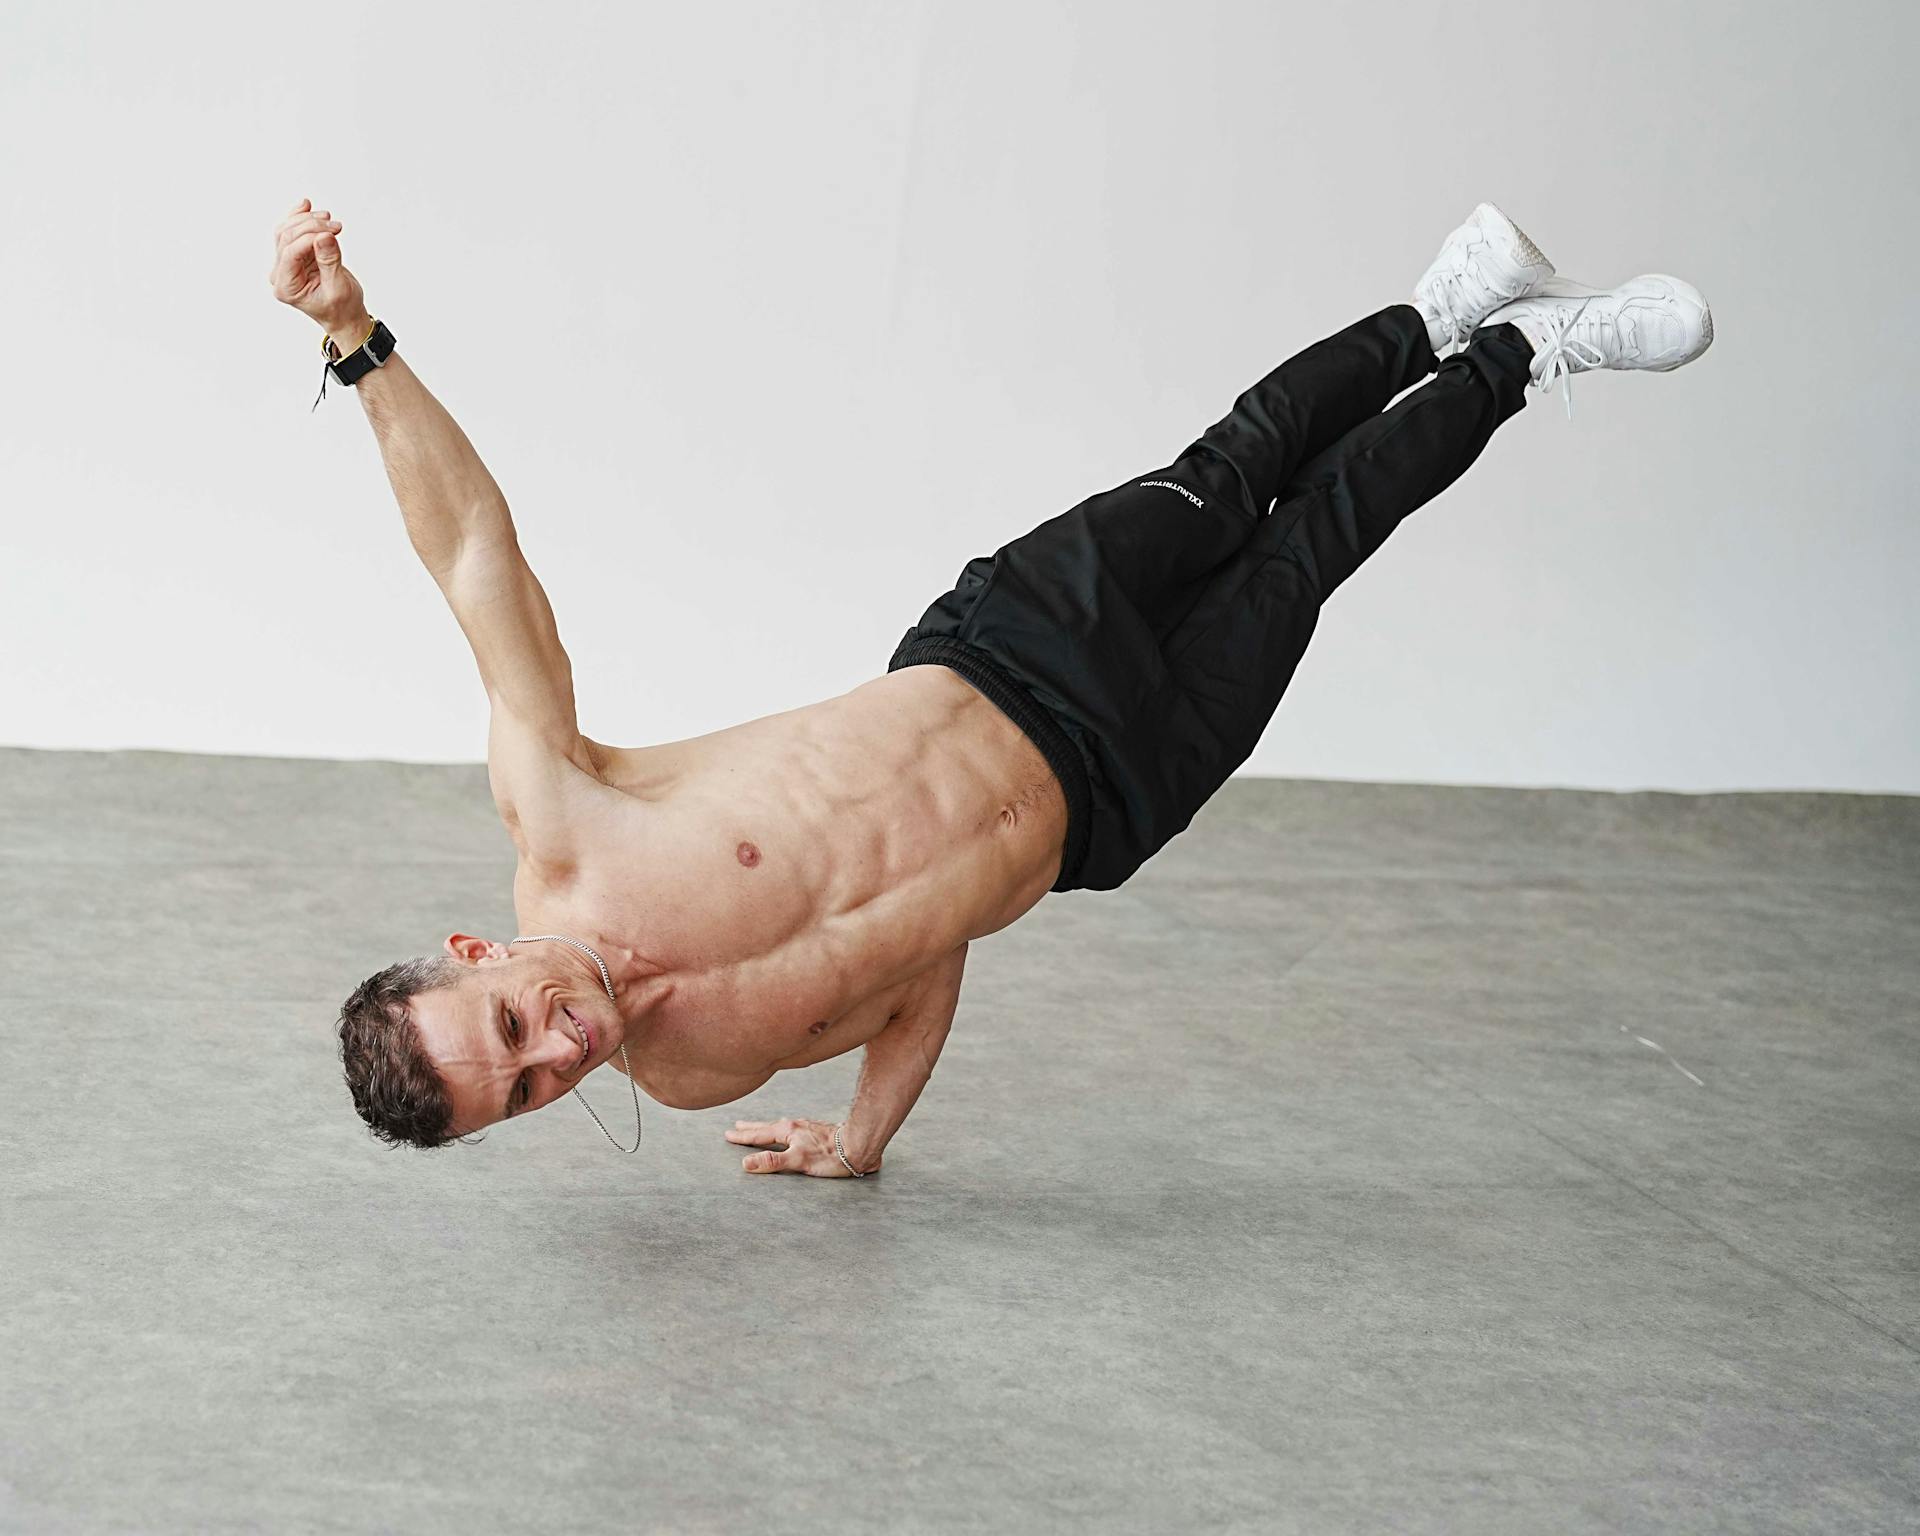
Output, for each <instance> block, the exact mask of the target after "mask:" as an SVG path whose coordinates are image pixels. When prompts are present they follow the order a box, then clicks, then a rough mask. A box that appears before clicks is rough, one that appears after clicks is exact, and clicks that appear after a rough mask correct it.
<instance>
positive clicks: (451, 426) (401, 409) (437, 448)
mask: <svg viewBox="0 0 1920 1536" xmlns="http://www.w3.org/2000/svg"><path fill="white" fill-rule="evenodd" d="M370 325H371V321H369V320H368V319H366V318H364V317H363V318H361V319H360V320H359V321H358V322H356V323H353V324H349V325H345V326H342V327H340V328H339V329H337V330H333V331H330V332H329V333H328V334H329V335H330V337H331V338H332V341H333V344H334V346H335V347H337V348H339V350H340V351H341V352H342V353H346V352H351V351H352V350H353V349H354V348H355V347H357V346H359V345H360V343H361V341H362V340H363V339H364V338H365V336H366V334H367V330H368V328H369V326H370ZM353 393H355V394H356V395H358V396H359V397H360V404H361V407H362V408H363V409H364V410H365V411H366V413H367V420H368V421H369V422H370V423H371V424H372V426H373V435H374V437H375V438H376V439H377V440H378V442H379V444H380V457H381V458H382V459H383V460H384V461H385V463H386V468H387V479H388V481H389V482H390V483H391V484H392V486H393V494H394V496H395V498H396V499H397V500H398V501H399V503H400V512H401V516H402V517H404V518H405V520H406V525H407V537H408V538H409V539H411V540H412V541H413V548H414V552H415V553H416V554H418V555H419V557H420V560H421V563H422V564H424V565H425V566H426V568H427V569H428V570H429V571H430V572H432V573H433V576H434V579H435V580H436V581H438V580H442V579H443V578H444V577H445V575H446V573H447V572H448V571H449V570H451V569H452V566H453V563H454V560H455V559H456V558H457V556H458V555H459V552H460V550H461V549H462V548H464V547H466V546H467V545H469V544H471V543H475V542H479V541H484V540H487V539H494V538H506V537H511V536H512V533H513V521H512V518H511V516H510V515H509V513H508V510H507V501H506V498H505V497H504V496H503V495H501V493H500V487H499V486H498V485H496V484H495V483H494V479H493V476H492V475H491V474H489V473H488V472H487V466H486V465H485V464H483V463H481V462H480V455H479V454H478V453H476V452H475V451H474V448H473V444H472V443H470V442H468V441H467V434H466V433H464V432H462V431H461V430H460V425H459V423H458V422H456V421H455V420H454V419H453V418H452V417H451V416H449V415H448V414H447V411H446V408H445V407H444V406H442V405H441V404H440V402H439V401H438V400H436V399H434V397H433V395H432V394H431V393H430V392H429V391H428V389H427V386H426V385H425V384H423V383H421V382H420V377H419V375H418V374H416V373H415V372H414V371H413V370H412V369H411V368H410V367H408V366H407V360H406V358H405V357H403V356H402V355H401V354H400V352H399V350H398V349H397V348H396V349H395V351H394V353H393V355H392V356H391V357H389V358H388V359H387V362H386V366H385V367H382V368H375V369H373V370H371V371H370V372H368V373H367V374H365V375H364V376H363V377H362V378H361V380H360V382H359V383H358V384H356V385H355V386H354V387H353Z"/></svg>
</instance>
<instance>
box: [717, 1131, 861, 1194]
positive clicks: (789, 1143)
mask: <svg viewBox="0 0 1920 1536" xmlns="http://www.w3.org/2000/svg"><path fill="white" fill-rule="evenodd" d="M841 1135H842V1138H843V1139H844V1137H845V1132H842V1133H841ZM727 1140H728V1141H731V1142H736V1143H738V1144H740V1145H742V1146H748V1147H772V1148H775V1149H776V1150H774V1151H771V1152H755V1153H752V1154H750V1155H749V1156H747V1157H743V1158H742V1159H741V1160H740V1166H741V1167H742V1168H744V1169H745V1170H746V1171H747V1172H748V1173H804V1174H808V1175H810V1176H811V1177H813V1178H816V1179H850V1178H852V1177H853V1175H852V1174H851V1173H849V1172H848V1171H847V1168H846V1165H845V1164H844V1163H842V1162H841V1161H840V1159H839V1158H838V1157H837V1156H836V1155H835V1154H834V1150H833V1122H832V1121H830V1120H796V1119H793V1118H791V1117H789V1118H787V1119H785V1120H736V1121H734V1122H733V1129H732V1130H730V1131H728V1132H727ZM853 1155H854V1154H853V1150H852V1149H851V1148H849V1149H848V1151H847V1156H848V1157H850V1158H851V1157H852V1156H853ZM854 1166H855V1167H856V1168H859V1169H860V1171H861V1172H862V1173H874V1172H877V1171H878V1169H879V1167H880V1164H879V1163H878V1162H877V1161H876V1162H875V1163H874V1165H873V1167H871V1168H868V1167H865V1166H863V1165H861V1164H860V1163H858V1162H856V1163H855V1164H854Z"/></svg>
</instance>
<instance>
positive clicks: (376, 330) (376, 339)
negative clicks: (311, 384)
mask: <svg viewBox="0 0 1920 1536" xmlns="http://www.w3.org/2000/svg"><path fill="white" fill-rule="evenodd" d="M393 348H394V339H393V332H392V331H390V330H388V329H387V327H386V322H385V321H382V320H375V321H374V322H373V330H372V332H371V333H370V334H369V335H368V337H367V339H366V340H365V341H363V342H361V343H360V345H359V346H358V347H356V348H354V350H353V351H351V352H349V353H348V354H347V355H346V356H345V357H338V356H335V351H336V349H335V347H334V345H333V339H332V338H331V337H327V338H325V339H324V340H323V341H322V342H321V352H322V354H323V355H324V356H325V357H326V359H327V371H328V372H329V373H331V374H332V375H333V376H334V377H335V378H336V379H338V380H339V381H340V382H341V383H342V384H358V383H359V382H360V381H361V380H362V379H364V378H365V377H366V376H367V375H368V374H369V373H371V372H373V370H374V369H376V368H384V367H385V366H386V364H387V359H388V358H390V357H392V356H393Z"/></svg>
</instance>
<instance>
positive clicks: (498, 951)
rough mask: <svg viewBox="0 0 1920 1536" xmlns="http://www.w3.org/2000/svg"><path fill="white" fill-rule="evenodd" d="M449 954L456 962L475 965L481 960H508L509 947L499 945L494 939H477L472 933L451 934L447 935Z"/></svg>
mask: <svg viewBox="0 0 1920 1536" xmlns="http://www.w3.org/2000/svg"><path fill="white" fill-rule="evenodd" d="M447 953H448V954H450V955H452V956H453V958H454V959H456V960H464V961H466V962H467V964H468V965H474V964H476V963H477V962H479V961H481V960H504V959H506V958H507V946H506V945H504V944H497V943H495V942H494V941H493V940H492V939H476V938H475V937H474V936H473V935H472V934H470V933H450V934H448V935H447Z"/></svg>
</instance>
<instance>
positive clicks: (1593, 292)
mask: <svg viewBox="0 0 1920 1536" xmlns="http://www.w3.org/2000/svg"><path fill="white" fill-rule="evenodd" d="M1508 322H1511V323H1512V324H1514V325H1517V326H1518V327H1519V328H1520V334H1521V335H1523V336H1525V337H1526V338H1527V340H1528V341H1530V342H1532V343H1533V363H1532V365H1531V370H1530V371H1531V372H1532V375H1533V382H1534V384H1535V385H1536V386H1537V387H1538V388H1540V389H1541V390H1543V391H1545V390H1549V389H1551V388H1553V381H1554V380H1555V379H1559V380H1560V381H1561V393H1562V394H1563V395H1564V396H1565V398H1566V402H1567V418H1568V419H1569V420H1571V419H1572V418H1573V385H1572V384H1571V383H1569V382H1567V381H1568V380H1569V379H1570V378H1571V376H1572V375H1573V374H1576V373H1585V372H1586V371H1587V370H1588V369H1589V368H1641V369H1645V370H1647V371H1648V372H1650V373H1670V372H1672V371H1673V370H1674V369H1675V368H1678V367H1679V366H1680V365H1681V364H1683V363H1690V362H1692V361H1693V360H1694V359H1695V358H1696V357H1698V356H1699V355H1700V354H1701V353H1702V352H1704V351H1706V350H1707V348H1708V347H1710V346H1712V345H1713V311H1712V310H1710V309H1709V308H1708V307H1707V300H1706V296H1705V295H1704V294H1702V293H1701V292H1700V290H1699V289H1698V288H1696V287H1694V286H1693V284H1691V283H1683V282H1681V281H1680V279H1679V278H1677V277H1668V276H1666V275H1665V274H1663V273H1659V272H1648V273H1645V274H1643V275H1642V276H1640V277H1636V278H1633V279H1632V280H1631V281H1629V282H1624V283H1622V284H1621V285H1620V286H1619V287H1618V288H1588V287H1586V286H1585V285H1583V284H1581V283H1573V282H1568V281H1567V280H1566V279H1565V278H1563V277H1553V278H1548V279H1547V280H1546V281H1545V282H1543V283H1541V284H1540V285H1539V287H1538V288H1536V289H1535V290H1534V291H1533V292H1532V293H1531V294H1529V295H1528V296H1527V297H1525V298H1523V299H1518V300H1516V301H1514V302H1513V303H1511V304H1508V305H1506V306H1504V307H1503V308H1500V309H1496V310H1495V311H1494V312H1493V313H1492V314H1490V315H1488V316H1487V317H1486V319H1485V320H1483V321H1482V322H1481V324H1483V325H1503V324H1506V323H1508Z"/></svg>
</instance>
